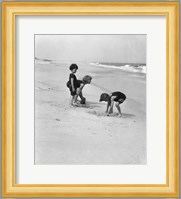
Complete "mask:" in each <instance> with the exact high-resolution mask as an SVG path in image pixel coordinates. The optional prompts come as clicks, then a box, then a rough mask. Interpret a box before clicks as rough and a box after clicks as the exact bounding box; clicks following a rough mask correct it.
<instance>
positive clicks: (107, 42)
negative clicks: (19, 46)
mask: <svg viewBox="0 0 181 199" xmlns="http://www.w3.org/2000/svg"><path fill="white" fill-rule="evenodd" d="M35 57H37V58H39V59H50V60H60V61H73V62H78V61H79V62H112V63H146V35H35Z"/></svg>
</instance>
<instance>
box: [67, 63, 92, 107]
mask: <svg viewBox="0 0 181 199" xmlns="http://www.w3.org/2000/svg"><path fill="white" fill-rule="evenodd" d="M77 69H78V66H77V65H76V64H71V66H70V70H71V71H72V73H71V74H70V76H69V81H68V82H67V87H68V88H69V89H70V94H71V96H72V99H71V102H70V104H71V105H72V106H78V104H77V98H78V96H79V97H80V98H81V101H80V103H81V104H85V100H86V99H85V98H84V97H83V94H82V89H83V88H84V86H85V84H90V82H91V80H92V77H91V76H89V75H86V76H85V77H84V78H83V80H82V81H81V80H77V78H76V76H75V73H76V71H77Z"/></svg>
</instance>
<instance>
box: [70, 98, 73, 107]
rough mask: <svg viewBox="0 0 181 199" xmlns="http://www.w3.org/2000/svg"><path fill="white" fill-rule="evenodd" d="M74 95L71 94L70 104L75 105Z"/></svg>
mask: <svg viewBox="0 0 181 199" xmlns="http://www.w3.org/2000/svg"><path fill="white" fill-rule="evenodd" d="M73 102H74V96H71V100H70V105H71V106H73Z"/></svg>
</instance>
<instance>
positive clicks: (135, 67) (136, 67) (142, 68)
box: [90, 62, 146, 74]
mask: <svg viewBox="0 0 181 199" xmlns="http://www.w3.org/2000/svg"><path fill="white" fill-rule="evenodd" d="M90 64H91V65H94V66H99V67H106V68H115V69H121V70H125V71H129V72H135V73H143V74H146V64H121V63H99V62H92V63H90Z"/></svg>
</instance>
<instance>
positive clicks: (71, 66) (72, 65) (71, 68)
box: [69, 64, 78, 71]
mask: <svg viewBox="0 0 181 199" xmlns="http://www.w3.org/2000/svg"><path fill="white" fill-rule="evenodd" d="M69 69H70V70H71V71H72V70H73V69H78V66H77V64H71V65H70V67H69Z"/></svg>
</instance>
